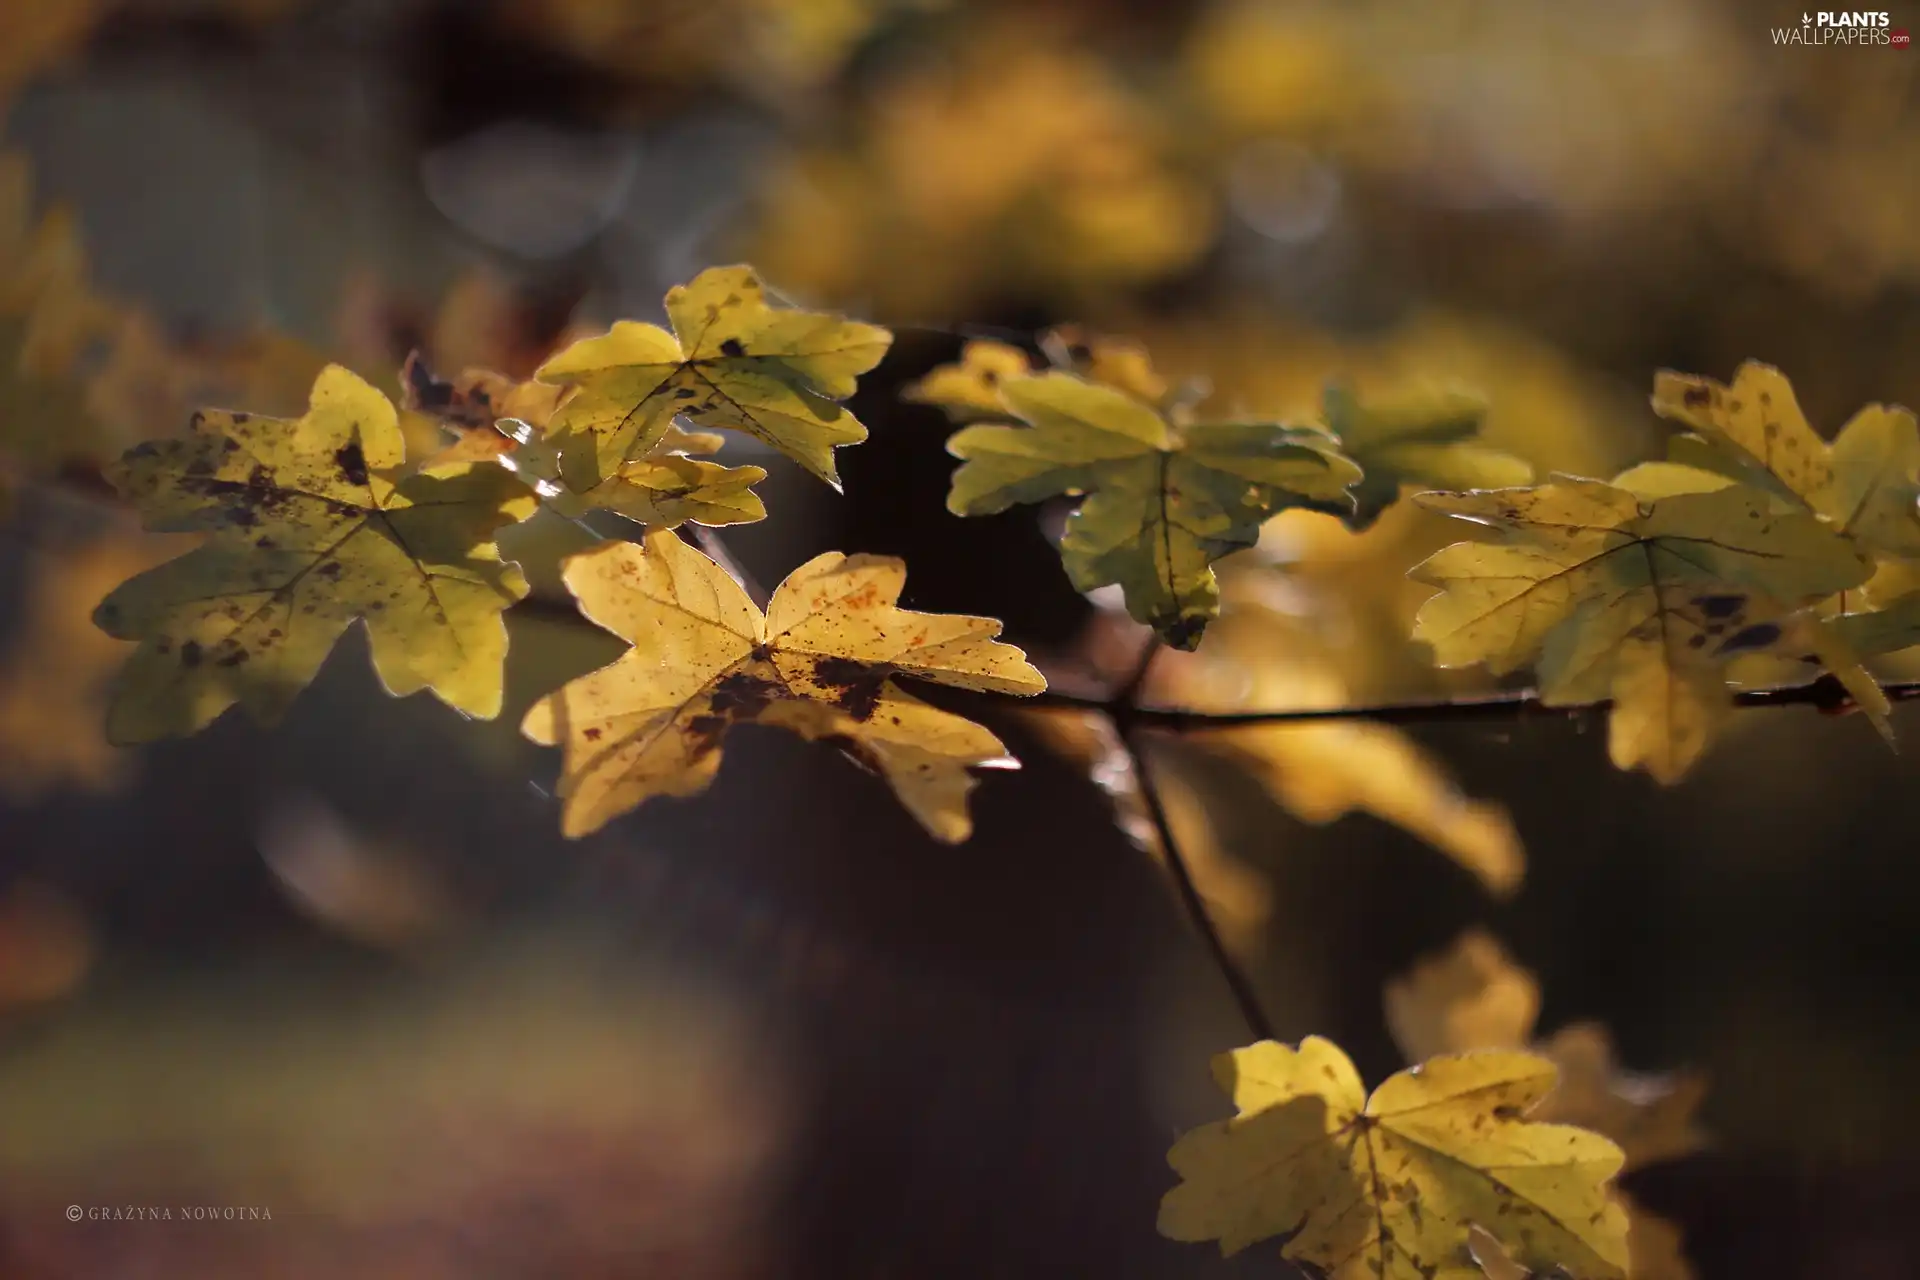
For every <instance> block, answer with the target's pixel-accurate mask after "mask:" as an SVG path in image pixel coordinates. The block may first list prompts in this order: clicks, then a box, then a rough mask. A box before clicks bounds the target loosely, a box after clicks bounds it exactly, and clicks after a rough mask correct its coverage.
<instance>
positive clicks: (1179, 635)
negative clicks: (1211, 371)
mask: <svg viewBox="0 0 1920 1280" xmlns="http://www.w3.org/2000/svg"><path fill="white" fill-rule="evenodd" d="M1000 396H1001V401H1002V403H1003V404H1004V405H1005V406H1006V409H1007V411H1008V412H1009V413H1011V414H1012V415H1014V416H1015V417H1017V418H1019V419H1020V420H1021V421H1022V422H1023V423H1025V424H1026V425H1024V426H1008V425H976V426H970V427H964V428H962V429H961V430H960V431H958V432H956V433H955V434H954V435H953V437H952V438H951V439H950V440H949V441H948V442H947V451H948V452H949V453H951V454H953V455H954V456H955V457H957V458H960V459H961V460H962V465H961V466H960V467H959V468H958V469H957V470H955V472H954V475H953V486H952V489H951V491H950V492H949V494H948V496H947V507H948V509H949V510H951V511H953V512H954V514H956V515H962V516H975V515H990V514H992V513H994V512H997V511H1004V510H1006V509H1007V508H1008V507H1010V506H1013V505H1016V504H1020V503H1032V502H1039V501H1042V500H1044V499H1047V498H1051V497H1055V496H1058V495H1081V494H1084V495H1086V500H1085V501H1084V502H1083V503H1081V505H1080V507H1079V509H1078V510H1077V511H1075V512H1074V513H1073V515H1072V516H1071V517H1070V518H1069V519H1068V521H1067V527H1066V533H1065V535H1064V536H1063V537H1062V539H1061V542H1060V558H1061V562H1062V564H1063V565H1064V566H1065V568H1066V570H1067V576H1068V577H1069V579H1071V580H1072V582H1073V584H1074V586H1075V587H1076V588H1078V589H1079V590H1082V591H1091V590H1094V589H1096V588H1098V587H1102V586H1106V585H1108V584H1110V583H1117V584H1119V586H1120V587H1121V590H1122V591H1123V592H1124V594H1125V596H1126V601H1127V611H1128V613H1130V614H1131V615H1132V616H1133V617H1134V618H1135V619H1136V620H1138V621H1141V622H1145V623H1148V624H1149V625H1151V626H1152V627H1153V628H1154V629H1155V630H1156V631H1157V632H1159V634H1160V635H1161V637H1162V638H1163V639H1165V640H1166V641H1167V643H1169V644H1171V645H1173V646H1175V647H1176V648H1181V649H1191V648H1193V647H1194V646H1195V645H1197V644H1198V643H1199V642H1200V637H1201V635H1202V634H1203V633H1204V632H1205V630H1206V627H1207V624H1208V623H1209V622H1210V621H1211V620H1212V619H1213V618H1214V617H1216V616H1217V615H1218V613H1219V608H1220V593H1219V586H1218V583H1217V582H1216V580H1215V578H1214V574H1213V567H1212V566H1213V562H1214V561H1216V560H1218V559H1220V558H1221V557H1222V556H1225V555H1227V554H1228V553H1230V552H1233V551H1237V550H1239V549H1240V548H1242V547H1248V546H1252V545H1253V544H1254V542H1255V541H1257V540H1258V538H1259V533H1260V526H1261V525H1262V524H1263V523H1264V522H1265V521H1266V519H1267V518H1268V517H1269V516H1271V515H1273V514H1274V513H1275V512H1277V511H1279V510H1281V509H1282V508H1284V507H1287V506H1290V505H1304V504H1306V503H1308V502H1310V501H1311V502H1319V503H1331V502H1342V501H1345V500H1346V497H1345V495H1346V489H1347V487H1348V486H1349V485H1350V484H1352V483H1354V482H1355V481H1356V480H1358V479H1359V478H1360V470H1359V468H1358V467H1356V466H1354V464H1353V463H1352V462H1350V461H1349V460H1347V459H1346V458H1345V457H1343V456H1341V455H1340V454H1339V453H1338V452H1336V451H1335V450H1334V449H1333V448H1332V447H1331V446H1330V444H1329V443H1328V442H1327V441H1326V439H1325V437H1323V436H1321V435H1320V434H1319V433H1317V432H1312V431H1300V430H1293V429H1289V428H1286V427H1283V426H1280V425H1278V424H1273V423H1246V424H1241V423H1205V424H1181V423H1177V422H1175V421H1174V420H1173V419H1171V418H1170V417H1168V416H1167V415H1166V414H1165V413H1163V412H1162V411H1161V410H1159V409H1156V408H1155V407H1154V406H1152V405H1150V404H1148V403H1146V402H1145V401H1143V400H1140V399H1138V398H1137V397H1134V396H1131V395H1128V394H1127V393H1126V392H1124V391H1121V390H1119V389H1117V388H1114V387H1108V386H1101V385H1098V384H1096V383H1092V382H1088V381H1086V380H1085V379H1082V378H1079V377H1075V376H1074V375H1071V374H1066V373H1057V372H1056V373H1045V374H1040V375H1037V376H1034V375H1027V376H1020V377H1014V378H1007V379H1003V380H1002V381H1001V383H1000Z"/></svg>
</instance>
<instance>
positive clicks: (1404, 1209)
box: [1159, 1036, 1627, 1280]
mask: <svg viewBox="0 0 1920 1280" xmlns="http://www.w3.org/2000/svg"><path fill="white" fill-rule="evenodd" d="M1554 1077H1555V1072H1554V1068H1553V1064H1552V1063H1550V1062H1547V1061H1545V1060H1544V1059H1541V1058H1538V1057H1535V1056H1533V1055H1531V1054H1526V1053H1510V1052H1489V1053H1470V1054H1460V1055H1451V1056H1445V1057H1439V1058H1433V1059H1431V1060H1429V1061H1427V1062H1425V1063H1423V1064H1421V1065H1420V1066H1419V1067H1416V1068H1413V1069H1411V1070H1408V1071H1402V1072H1400V1073H1399V1074H1397V1075H1395V1076H1392V1077H1391V1078H1389V1079H1388V1080H1387V1081H1386V1082H1385V1083H1383V1084H1382V1085H1381V1086H1380V1087H1379V1088H1377V1089H1375V1090H1374V1091H1373V1094H1372V1096H1371V1097H1369V1096H1368V1095H1367V1093H1366V1091H1365V1089H1364V1088H1363V1087H1362V1085H1361V1082H1360V1078H1359V1075H1358V1074H1357V1073H1356V1072H1355V1070H1354V1067H1353V1064H1352V1062H1350V1061H1349V1060H1348V1058H1347V1056H1346V1054H1344V1053H1342V1052H1341V1051H1340V1049H1339V1048H1338V1047H1337V1046H1335V1045H1334V1044H1332V1043H1331V1042H1329V1041H1327V1040H1323V1039H1321V1038H1319V1037H1317V1036H1310V1037H1308V1038H1307V1039H1306V1040H1304V1041H1302V1042H1301V1044H1300V1047H1299V1048H1298V1049H1297V1050H1296V1049H1293V1048H1290V1047H1289V1046H1287V1045H1283V1044H1277V1043H1275V1042H1273V1041H1271V1040H1265V1041H1261V1042H1260V1043H1258V1044H1255V1045H1252V1046H1249V1047H1248V1048H1244V1049H1236V1050H1234V1051H1233V1052H1232V1053H1229V1054H1223V1055H1221V1056H1220V1057H1218V1058H1215V1059H1214V1078H1215V1080H1217V1081H1218V1082H1219V1084H1220V1087H1221V1088H1222V1090H1224V1091H1225V1092H1226V1093H1227V1094H1228V1096H1229V1097H1231V1098H1232V1099H1233V1103H1234V1107H1235V1109H1236V1111H1237V1112H1238V1114H1237V1115H1235V1116H1234V1117H1233V1118H1232V1119H1230V1120H1224V1121H1219V1122H1216V1123H1213V1124H1209V1125H1204V1126H1202V1127H1201V1128H1198V1129H1195V1130H1193V1131H1192V1132H1190V1133H1188V1134H1186V1135H1184V1136H1183V1137H1182V1138H1181V1139H1180V1140H1179V1141H1178V1142H1176V1143H1175V1144H1174V1146H1173V1149H1172V1150H1171V1151H1170V1152H1168V1155H1167V1159H1168V1163H1170V1164H1171V1165H1172V1166H1173V1168H1174V1170H1175V1171H1176V1172H1178V1173H1179V1174H1180V1176H1181V1178H1182V1182H1181V1184H1180V1185H1179V1186H1177V1187H1175V1188H1174V1189H1173V1190H1172V1191H1169V1192H1168V1193H1167V1194H1166V1196H1165V1198H1164V1199H1162V1200H1161V1202H1160V1220H1159V1227H1160V1232H1161V1234H1162V1235H1165V1236H1169V1237H1171V1238H1172V1239H1175V1240H1193V1241H1199V1240H1217V1241H1219V1242H1220V1248H1221V1252H1223V1253H1226V1254H1233V1253H1237V1252H1239V1251H1240V1250H1242V1249H1244V1248H1246V1247H1247V1246H1248V1245H1250V1244H1254V1243H1256V1242H1257V1241H1260V1240H1264V1239H1268V1238H1270V1237H1274V1236H1281V1237H1284V1243H1283V1244H1282V1245H1281V1253H1282V1255H1283V1256H1284V1257H1286V1258H1288V1259H1289V1260H1291V1261H1293V1262H1295V1263H1296V1264H1300V1265H1302V1266H1303V1267H1310V1268H1314V1269H1316V1270H1317V1271H1318V1272H1319V1273H1321V1274H1324V1275H1326V1276H1327V1277H1329V1280H1436V1278H1437V1277H1446V1278H1448V1280H1455V1278H1457V1277H1464V1276H1470V1275H1473V1274H1474V1273H1475V1266H1474V1263H1473V1262H1472V1259H1471V1257H1470V1256H1469V1254H1468V1252H1467V1232H1468V1229H1469V1227H1471V1226H1474V1225H1478V1226H1480V1227H1483V1228H1485V1229H1486V1230H1487V1231H1489V1232H1491V1233H1492V1234H1493V1235H1494V1236H1495V1238H1497V1239H1498V1240H1499V1242H1500V1243H1501V1244H1502V1245H1503V1246H1505V1247H1506V1249H1507V1250H1508V1251H1509V1252H1510V1253H1511V1254H1512V1255H1513V1257H1514V1258H1515V1260H1516V1261H1518V1262H1520V1263H1521V1264H1522V1265H1525V1266H1529V1267H1549V1266H1556V1265H1558V1266H1563V1267H1565V1268H1567V1269H1568V1270H1569V1271H1570V1272H1572V1273H1573V1274H1574V1275H1576V1276H1581V1277H1614V1276H1621V1275H1623V1274H1625V1269H1626V1264H1627V1238H1626V1237H1627V1223H1626V1216H1625V1214H1624V1213H1623V1212H1622V1211H1621V1210H1620V1208H1619V1207H1618V1206H1617V1205H1615V1204H1614V1203H1612V1201H1611V1200H1610V1199H1609V1197H1608V1183H1609V1180H1610V1179H1611V1178H1612V1177H1613V1175H1614V1174H1615V1173H1616V1172H1618V1171H1619V1168H1620V1164H1621V1155H1620V1149H1619V1148H1618V1147H1616V1146H1614V1144H1613V1143H1611V1142H1609V1141H1608V1140H1607V1139H1605V1138H1603V1137H1601V1136H1600V1135H1598V1134H1593V1133H1587V1132H1585V1131H1583V1130H1580V1129H1575V1128H1571V1127H1569V1126H1565V1125H1553V1124H1541V1123H1538V1122H1536V1121H1532V1120H1529V1119H1526V1118H1524V1117H1525V1116H1526V1114H1527V1113H1528V1112H1529V1111H1531V1110H1533V1109H1534V1108H1535V1107H1536V1106H1537V1104H1538V1103H1539V1102H1540V1101H1541V1099H1542V1098H1544V1097H1545V1096H1546V1095H1547V1094H1548V1092H1549V1091H1550V1090H1551V1089H1552V1088H1553V1085H1554Z"/></svg>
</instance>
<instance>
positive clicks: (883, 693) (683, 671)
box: [521, 532, 1046, 843]
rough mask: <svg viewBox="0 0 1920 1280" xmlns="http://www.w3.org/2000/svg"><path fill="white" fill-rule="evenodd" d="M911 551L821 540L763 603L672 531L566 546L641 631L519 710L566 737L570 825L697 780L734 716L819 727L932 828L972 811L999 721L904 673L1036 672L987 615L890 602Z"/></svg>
mask: <svg viewBox="0 0 1920 1280" xmlns="http://www.w3.org/2000/svg"><path fill="white" fill-rule="evenodd" d="M905 580H906V566H905V565H904V564H903V563H901V562H900V561H899V560H896V559H892V558H890V557H886V556H846V555H842V554H840V553H839V552H837V551H836V552H828V553H827V554H825V555H821V556H817V557H815V558H814V559H812V560H810V561H808V562H807V563H806V564H804V565H801V566H800V567H799V568H798V569H796V570H794V571H793V573H791V574H789V575H788V577H787V580H786V581H785V582H783V583H781V584H780V586H779V587H778V588H777V589H776V590H775V591H774V593H773V598H772V599H771V600H770V601H769V602H768V604H767V610H766V613H765V614H764V616H763V615H762V613H761V611H760V610H759V609H757V608H755V607H754V605H753V602H752V601H750V600H749V599H748V598H747V595H746V593H745V592H744V591H742V590H741V588H740V586H739V584H738V583H736V582H735V581H734V580H733V579H732V578H731V577H729V576H728V575H727V573H726V571H725V570H724V569H722V568H721V567H720V566H719V565H717V564H715V563H714V562H713V561H711V560H709V559H708V558H707V557H705V556H703V555H701V554H700V553H699V552H698V551H695V550H694V549H693V548H692V547H689V546H688V545H686V544H685V543H684V542H682V541H681V540H680V539H679V538H678V537H677V536H675V535H674V534H672V533H667V532H652V533H649V534H647V535H646V538H645V540H644V542H643V543H640V544H634V543H629V542H609V543H605V544H602V545H601V546H599V547H596V548H594V549H593V550H591V551H588V552H585V553H583V554H581V555H577V556H574V557H572V558H571V559H570V560H569V561H568V562H567V568H566V581H567V586H568V588H569V589H570V590H572V592H573V594H574V596H575V597H576V598H578V600H579V601H580V606H581V609H582V611H583V612H585V613H586V615H587V616H588V617H589V618H591V619H592V620H593V621H594V622H596V623H598V624H600V625H601V626H603V627H605V628H606V629H607V630H609V631H612V632H613V633H614V634H615V635H618V636H619V637H620V638H621V639H623V640H626V641H627V642H628V643H630V644H631V645H632V646H633V647H632V648H631V649H630V650H628V652H627V653H625V654H623V655H622V656H621V657H620V658H619V659H618V660H616V661H615V662H614V663H613V664H612V665H610V666H607V667H603V668H601V669H600V670H599V671H595V672H592V673H591V674H588V675H585V676H582V677H581V678H579V679H578V680H575V681H573V682H572V683H571V684H568V685H567V686H565V687H564V688H562V689H560V690H559V691H557V692H555V693H552V694H549V695H548V696H547V697H545V698H543V699H541V700H540V701H539V702H538V703H536V704H535V705H534V707H533V709H532V710H530V711H529V712H528V713H527V717H526V720H525V721H524V722H523V724H522V725H521V729H522V731H523V732H524V733H525V734H526V735H527V736H528V737H529V738H532V739H533V740H534V741H536V742H540V743H544V744H546V745H548V746H554V745H558V746H561V747H563V748H564V750H565V758H564V762H563V765H562V772H561V777H560V787H559V793H560V797H561V800H562V802H563V808H562V816H561V829H562V830H563V831H564V832H565V833H566V834H567V835H569V836H580V835H585V834H587V833H588V832H591V831H595V830H598V829H599V828H600V827H602V826H604V825H605V824H606V823H607V822H608V821H609V820H610V819H612V818H614V817H616V816H618V815H620V814H622V813H625V812H627V811H628V810H630V809H632V808H634V807H636V806H637V805H639V804H641V803H642V802H643V801H645V800H647V799H649V798H651V797H653V796H660V795H691V794H693V793H695V792H698V791H701V790H703V789H704V788H705V787H706V786H707V784H708V783H709V782H711V781H712V780H713V777H714V775H715V774H716V773H717V772H718V771H719V768H720V747H721V740H722V738H724V737H725V735H726V731H727V729H728V728H729V727H730V726H732V725H735V724H742V723H748V722H754V723H759V724H774V725H780V726H782V727H784V728H786V729H789V730H791V731H793V732H794V733H797V734H799V735H800V736H802V737H804V738H808V739H813V740H822V739H824V740H828V741H831V742H833V743H834V744H835V745H836V746H839V747H840V748H841V749H842V750H844V751H846V752H847V753H848V754H850V755H852V756H853V757H854V758H855V759H856V760H858V761H860V762H861V763H863V764H865V765H867V766H868V767H870V768H871V769H872V770H873V771H874V772H876V773H878V774H879V775H880V776H881V777H883V778H884V779H885V780H886V782H887V784H888V785H889V786H891V787H892V788H893V790H894V793H895V794H896V795H898V796H899V797H900V800H901V803H903V804H905V805H906V807H907V809H908V810H909V811H910V812H911V813H912V814H913V816H914V817H915V818H917V819H918V820H919V821H920V823H921V825H922V826H924V827H926V829H927V830H928V831H929V832H931V833H932V834H933V835H934V836H935V837H936V838H938V839H941V840H945V841H948V842H950V843H951V842H958V841H961V840H964V839H966V838H967V836H968V835H969V834H970V832H971V830H972V824H971V821H970V819H969V818H968V816H967V808H966V797H967V793H968V791H970V790H971V789H972V787H973V779H972V778H971V776H970V775H969V774H968V772H967V769H968V767H969V766H999V767H1011V766H1013V764H1014V762H1013V761H1011V760H1010V759H1008V757H1007V753H1006V748H1005V747H1003V746H1002V745H1001V744H1000V740H999V739H998V738H996V737H994V735H993V734H991V733H989V732H988V731H987V730H985V729H983V728H981V727H980V726H979V725H977V724H974V723H973V722H972V721H969V720H965V719H962V718H961V717H959V716H956V715H952V714H950V713H948V712H945V711H940V710H937V709H935V708H933V707H930V706H928V705H927V704H926V703H924V702H921V701H919V700H918V699H916V698H913V697H911V696H910V695H908V694H906V693H905V692H903V691H902V690H901V689H900V688H899V686H898V685H897V684H896V683H895V681H894V678H895V677H896V676H910V677H913V678H916V679H921V680H931V681H934V682H936V683H939V684H947V685H953V686H956V687H958V688H963V689H977V690H990V691H993V692H997V693H1007V694H1021V695H1030V694H1035V693H1038V692H1040V691H1041V690H1042V689H1044V688H1045V687H1046V682H1045V681H1044V680H1043V679H1042V678H1041V676H1040V673H1039V672H1037V671H1035V670H1034V669H1033V668H1032V667H1030V666H1028V665H1027V662H1026V659H1025V656H1024V655H1023V654H1022V653H1021V652H1020V650H1018V649H1016V648H1014V647H1013V646H1012V645H1008V644H1001V643H1000V642H998V641H996V640H995V639H994V637H995V636H997V635H998V634H999V633H1000V624H999V623H998V622H996V621H994V620H993V619H991V618H973V617H966V616H962V615H954V614H929V613H914V612H910V611H908V610H905V609H901V608H899V607H898V606H897V604H896V602H897V601H898V600H899V598H900V589H901V587H902V585H903V584H904V583H905Z"/></svg>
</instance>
